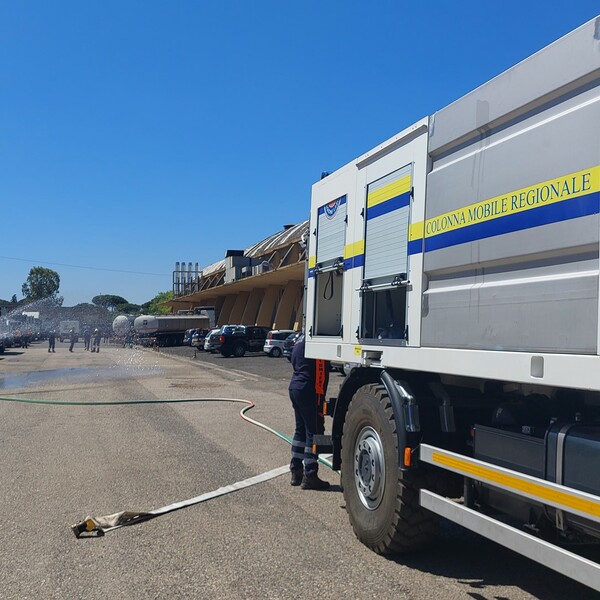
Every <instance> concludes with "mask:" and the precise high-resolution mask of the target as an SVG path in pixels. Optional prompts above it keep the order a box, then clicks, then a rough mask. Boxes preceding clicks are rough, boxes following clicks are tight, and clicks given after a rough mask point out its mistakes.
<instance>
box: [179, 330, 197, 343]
mask: <svg viewBox="0 0 600 600" xmlns="http://www.w3.org/2000/svg"><path fill="white" fill-rule="evenodd" d="M196 331H198V330H197V329H186V330H185V333H184V334H183V341H182V342H181V343H182V344H183V345H184V346H190V345H191V344H192V336H193V335H194V333H195V332H196Z"/></svg>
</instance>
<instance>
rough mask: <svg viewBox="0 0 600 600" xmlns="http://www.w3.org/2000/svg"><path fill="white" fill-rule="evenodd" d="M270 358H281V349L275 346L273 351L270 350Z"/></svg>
mask: <svg viewBox="0 0 600 600" xmlns="http://www.w3.org/2000/svg"><path fill="white" fill-rule="evenodd" d="M271 356H272V357H273V358H279V357H280V356H281V348H278V347H277V346H275V348H273V350H271Z"/></svg>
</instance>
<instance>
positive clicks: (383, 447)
mask: <svg viewBox="0 0 600 600" xmlns="http://www.w3.org/2000/svg"><path fill="white" fill-rule="evenodd" d="M341 471H342V484H343V488H344V499H345V501H346V510H347V512H348V516H349V518H350V523H351V525H352V528H353V529H354V533H355V534H356V537H357V538H358V539H359V540H360V541H361V542H362V543H363V544H364V545H365V546H367V547H368V548H370V549H371V550H373V551H375V552H377V553H378V554H395V553H401V552H409V551H412V550H416V549H418V548H420V547H422V546H423V545H425V544H426V543H427V542H428V541H429V540H430V539H431V538H432V537H433V536H434V535H435V529H436V527H435V525H436V522H435V518H434V516H433V514H432V513H430V512H428V511H426V510H425V509H423V508H421V507H420V506H419V489H420V488H421V487H429V486H428V485H427V484H426V479H431V474H430V473H427V471H425V470H423V471H421V470H419V471H418V472H416V471H411V472H406V471H401V470H400V469H399V468H398V438H397V436H396V422H395V419H394V412H393V410H392V405H391V402H390V399H389V396H388V394H387V392H386V389H385V387H384V386H383V385H380V384H369V385H365V386H363V387H361V388H360V389H359V390H358V391H357V392H356V393H355V394H354V397H353V398H352V401H351V402H350V405H349V407H348V412H347V414H346V420H345V423H344V430H343V437H342V470H341Z"/></svg>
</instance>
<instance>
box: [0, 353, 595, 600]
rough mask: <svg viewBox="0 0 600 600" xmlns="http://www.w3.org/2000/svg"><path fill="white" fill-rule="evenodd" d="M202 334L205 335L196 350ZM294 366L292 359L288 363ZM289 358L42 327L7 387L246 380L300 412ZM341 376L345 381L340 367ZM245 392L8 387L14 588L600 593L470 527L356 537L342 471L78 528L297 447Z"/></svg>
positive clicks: (3, 363)
mask: <svg viewBox="0 0 600 600" xmlns="http://www.w3.org/2000/svg"><path fill="white" fill-rule="evenodd" d="M188 350H189V349H188ZM286 369H287V371H286ZM288 375H289V364H288V363H287V361H286V360H285V359H270V358H268V357H264V356H249V357H244V358H242V359H219V357H217V356H212V357H209V356H208V355H203V356H202V358H198V357H196V358H195V359H194V358H193V357H192V356H190V355H186V354H185V352H184V353H182V354H179V352H174V353H170V352H162V351H161V352H155V351H152V350H140V349H129V348H120V347H110V346H102V348H101V352H100V353H99V354H90V353H89V352H84V351H83V349H82V347H81V344H78V345H77V346H76V348H75V352H73V353H69V352H68V350H67V345H66V344H57V351H56V353H55V354H48V352H47V349H46V347H45V346H44V345H42V344H34V345H33V346H32V347H30V348H29V349H27V350H24V351H21V350H10V351H8V352H7V353H6V354H5V355H3V356H0V394H1V395H2V396H19V397H30V398H42V399H46V400H70V401H74V400H77V401H82V402H91V401H94V400H105V401H107V400H108V401H117V400H142V399H143V400H158V399H168V398H171V399H172V398H195V397H203V398H208V397H235V398H245V399H250V400H253V401H254V402H256V408H255V409H253V410H252V411H251V413H250V416H251V417H253V418H255V419H258V420H260V421H263V422H265V423H267V424H268V425H270V426H271V427H274V428H275V429H277V430H280V431H282V432H284V433H287V434H291V433H292V429H293V418H292V411H291V407H290V404H289V400H288V398H287V393H286V387H287V378H288ZM334 382H335V380H332V383H334ZM239 410H240V405H237V404H228V403H194V404H181V405H167V404H157V405H138V406H76V407H66V406H50V405H48V406H46V405H32V404H14V403H7V402H0V456H1V457H2V458H1V460H0V482H1V483H0V501H1V504H0V506H1V508H0V535H1V538H0V539H1V542H0V582H1V588H0V589H1V592H0V596H1V597H2V598H3V599H12V598H18V599H21V598H36V599H39V598H61V599H62V598H92V599H95V598H103V599H104V598H258V597H262V598H296V597H299V596H304V595H309V596H311V597H315V598H340V597H347V598H411V599H413V598H414V599H427V600H430V599H431V598H432V597H435V598H461V599H462V598H465V599H471V600H473V599H475V600H484V599H490V600H491V599H501V598H510V599H513V598H515V599H521V598H571V597H577V598H581V599H584V600H587V599H588V598H593V597H596V595H595V594H593V593H592V592H590V591H589V590H588V589H587V588H584V587H582V586H580V585H578V584H576V583H574V582H572V581H571V580H568V579H566V578H564V577H562V576H560V575H558V574H555V573H554V572H552V571H550V570H547V569H545V568H544V567H542V566H540V565H537V564H536V563H534V562H531V561H528V560H526V559H524V558H522V557H519V556H517V555H516V554H513V553H512V552H510V551H507V550H504V549H502V548H500V547H498V546H496V545H494V544H493V543H491V542H488V541H486V540H484V539H481V538H479V537H477V536H474V535H469V534H465V533H464V532H462V531H459V530H457V529H453V528H448V529H446V530H444V532H443V535H442V536H441V537H440V539H439V540H438V541H437V542H436V543H434V544H433V545H432V546H431V547H430V548H429V549H428V550H426V551H423V552H421V553H419V554H416V555H414V556H410V557H398V558H385V557H381V556H378V555H376V554H374V553H372V552H370V551H369V550H367V549H366V548H365V547H364V546H362V545H361V544H360V543H359V542H358V541H357V540H356V538H355V537H354V535H353V532H352V529H351V527H350V525H349V523H348V518H347V515H346V512H345V510H344V498H343V494H342V493H341V491H340V488H339V480H338V476H337V474H335V473H333V472H331V471H329V470H328V469H326V468H323V467H322V468H321V475H322V476H323V477H324V478H326V479H328V480H329V481H330V482H331V483H332V489H331V491H329V492H313V491H303V490H301V489H299V488H292V487H291V486H290V485H289V479H288V477H287V475H284V476H281V477H279V478H277V479H274V480H271V481H269V482H266V483H262V484H259V485H256V486H253V487H251V488H247V489H244V490H241V491H238V492H235V493H233V494H230V495H227V496H223V497H220V498H216V499H214V500H210V501H209V502H206V503H204V504H201V505H197V506H194V507H190V508H187V509H184V510H181V511H178V512H175V513H172V514H169V515H165V516H163V517H160V518H157V519H155V520H152V521H149V522H147V523H142V524H139V525H135V526H132V527H126V528H122V529H119V530H117V531H114V532H111V533H108V534H107V535H106V536H105V537H102V538H93V539H79V540H78V539H76V538H75V536H74V535H73V533H72V532H71V529H70V527H69V526H70V525H71V524H72V523H74V522H77V521H80V520H81V519H83V518H84V517H86V516H88V515H92V516H97V515H106V514H110V513H114V512H117V511H121V510H149V509H152V508H157V507H160V506H163V505H165V504H169V503H171V502H174V501H177V500H183V499H186V498H191V497H194V496H197V495H199V494H201V493H204V492H209V491H212V490H214V489H217V488H219V487H221V486H224V485H227V484H231V483H234V482H237V481H240V480H243V479H246V478H248V477H251V476H254V475H257V474H260V473H264V472H266V471H269V470H271V469H273V468H276V467H279V466H282V465H285V464H287V463H288V462H289V446H288V444H286V443H285V442H283V441H281V440H280V439H278V438H277V437H275V436H273V435H272V434H270V433H268V432H266V431H264V430H261V429H258V428H256V427H254V426H252V425H249V424H247V423H245V422H243V421H242V420H241V419H240V418H239V416H238V413H239Z"/></svg>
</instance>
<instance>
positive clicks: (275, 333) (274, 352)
mask: <svg viewBox="0 0 600 600" xmlns="http://www.w3.org/2000/svg"><path fill="white" fill-rule="evenodd" d="M292 333H294V332H293V331H292V330H291V329H273V330H272V331H269V333H268V334H267V339H266V340H265V345H264V346H263V350H264V351H265V352H266V353H267V354H268V355H269V356H272V357H273V358H279V357H280V356H281V355H282V354H283V343H284V342H285V340H286V338H287V337H288V336H290V335H291V334H292Z"/></svg>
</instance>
